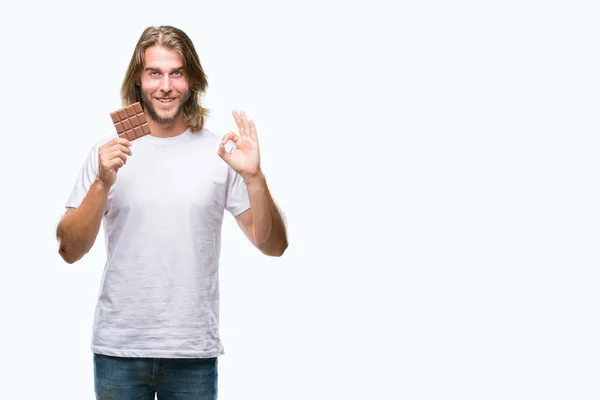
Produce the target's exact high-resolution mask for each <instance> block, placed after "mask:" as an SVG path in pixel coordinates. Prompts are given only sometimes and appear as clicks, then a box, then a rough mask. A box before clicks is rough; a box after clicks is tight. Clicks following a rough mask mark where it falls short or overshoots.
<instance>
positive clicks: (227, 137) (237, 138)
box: [221, 132, 240, 145]
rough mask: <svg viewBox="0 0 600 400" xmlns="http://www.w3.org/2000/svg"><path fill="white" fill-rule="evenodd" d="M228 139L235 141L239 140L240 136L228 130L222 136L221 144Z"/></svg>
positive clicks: (225, 142)
mask: <svg viewBox="0 0 600 400" xmlns="http://www.w3.org/2000/svg"><path fill="white" fill-rule="evenodd" d="M230 140H231V141H232V142H233V143H237V141H238V140H240V137H239V136H238V135H237V134H236V133H235V132H229V133H228V134H227V135H225V136H223V139H222V140H221V144H222V145H225V144H227V142H229V141H230Z"/></svg>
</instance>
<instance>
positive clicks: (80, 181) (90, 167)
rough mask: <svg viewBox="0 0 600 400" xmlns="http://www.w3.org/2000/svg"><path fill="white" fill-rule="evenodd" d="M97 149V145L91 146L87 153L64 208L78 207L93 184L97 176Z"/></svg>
mask: <svg viewBox="0 0 600 400" xmlns="http://www.w3.org/2000/svg"><path fill="white" fill-rule="evenodd" d="M98 147H99V146H98V145H95V146H93V147H92V149H91V150H90V152H89V153H88V156H87V158H86V160H85V162H84V164H83V167H82V168H81V170H80V171H79V174H78V175H77V180H76V181H75V185H74V186H73V190H72V191H71V195H70V196H69V198H68V200H67V203H66V204H65V207H75V208H77V207H79V206H80V205H81V202H82V201H83V199H84V197H85V195H86V194H87V192H88V191H89V190H90V187H91V186H92V183H94V180H95V179H96V176H97V175H98Z"/></svg>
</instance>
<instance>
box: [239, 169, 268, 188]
mask: <svg viewBox="0 0 600 400" xmlns="http://www.w3.org/2000/svg"><path fill="white" fill-rule="evenodd" d="M242 178H243V179H244V182H245V183H246V186H251V185H256V184H257V183H262V182H264V181H265V176H264V174H263V173H262V170H260V169H259V170H258V171H256V172H255V173H253V174H243V175H242Z"/></svg>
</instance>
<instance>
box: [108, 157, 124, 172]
mask: <svg viewBox="0 0 600 400" xmlns="http://www.w3.org/2000/svg"><path fill="white" fill-rule="evenodd" d="M123 165H125V161H123V160H121V159H120V158H117V159H114V160H112V161H111V162H110V163H108V166H107V167H108V169H111V168H114V169H115V171H116V170H118V169H119V168H121V167H122V166H123Z"/></svg>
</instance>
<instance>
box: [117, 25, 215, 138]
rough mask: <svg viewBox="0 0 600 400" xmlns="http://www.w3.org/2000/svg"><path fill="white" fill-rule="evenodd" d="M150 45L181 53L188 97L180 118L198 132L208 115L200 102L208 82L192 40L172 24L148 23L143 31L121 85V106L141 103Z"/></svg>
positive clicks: (193, 130)
mask: <svg viewBox="0 0 600 400" xmlns="http://www.w3.org/2000/svg"><path fill="white" fill-rule="evenodd" d="M152 46H161V47H165V48H168V49H172V50H175V51H177V52H178V53H179V54H181V57H182V58H183V68H184V70H185V73H186V75H187V78H188V83H189V90H190V97H189V99H188V100H187V102H186V103H185V104H184V107H183V118H184V119H185V121H186V122H187V123H188V124H189V126H190V130H191V131H192V132H198V131H200V130H201V129H202V127H203V126H204V121H205V120H206V117H207V115H208V110H207V109H206V108H204V107H202V106H201V104H200V99H201V97H202V95H203V94H204V92H206V89H207V88H208V81H207V80H206V74H205V73H204V70H203V69H202V65H201V64H200V58H199V57H198V53H196V49H195V47H194V43H192V41H191V39H190V38H189V37H188V35H186V34H185V32H183V31H182V30H181V29H177V28H175V27H173V26H168V25H164V26H159V27H153V26H150V27H148V28H146V29H144V32H142V35H141V36H140V39H139V40H138V43H137V45H136V46H135V50H134V51H133V55H132V56H131V61H130V62H129V67H128V68H127V72H126V73H125V78H124V79H123V84H122V85H121V102H122V104H123V107H127V106H129V105H131V104H133V103H137V102H140V103H141V104H142V105H143V102H142V93H141V86H140V78H141V73H142V70H143V68H144V53H145V51H146V49H147V48H149V47H152Z"/></svg>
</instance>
